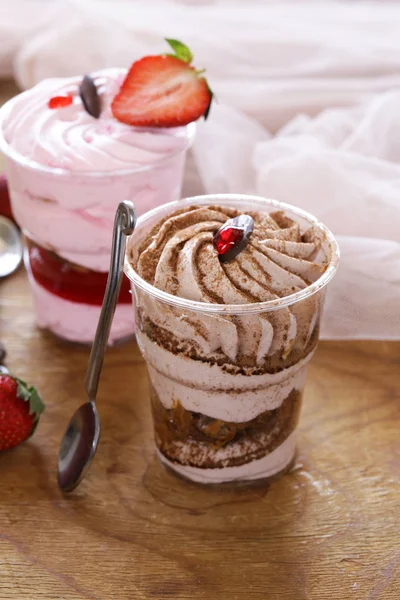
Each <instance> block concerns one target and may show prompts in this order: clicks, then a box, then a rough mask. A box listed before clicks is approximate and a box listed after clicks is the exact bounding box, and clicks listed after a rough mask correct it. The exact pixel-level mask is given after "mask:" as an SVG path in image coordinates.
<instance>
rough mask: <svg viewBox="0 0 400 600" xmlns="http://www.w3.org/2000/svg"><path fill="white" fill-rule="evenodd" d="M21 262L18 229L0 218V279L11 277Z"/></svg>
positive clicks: (8, 220)
mask: <svg viewBox="0 0 400 600" xmlns="http://www.w3.org/2000/svg"><path fill="white" fill-rule="evenodd" d="M21 260H22V242H21V236H20V233H19V231H18V228H17V227H16V226H15V225H14V223H13V222H12V221H10V219H7V218H6V217H1V216H0V277H7V275H11V273H13V272H14V271H15V270H16V269H17V268H18V267H19V265H20V263H21Z"/></svg>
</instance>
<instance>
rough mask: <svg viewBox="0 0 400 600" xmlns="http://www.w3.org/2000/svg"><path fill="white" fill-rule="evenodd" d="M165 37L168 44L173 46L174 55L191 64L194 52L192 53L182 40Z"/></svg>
mask: <svg viewBox="0 0 400 600" xmlns="http://www.w3.org/2000/svg"><path fill="white" fill-rule="evenodd" d="M164 39H165V41H166V42H167V44H169V45H170V46H171V48H172V50H173V51H174V52H175V55H173V56H175V57H176V58H179V60H182V61H183V62H185V63H187V64H188V65H190V63H191V62H192V60H193V54H192V53H191V51H190V50H189V48H188V47H187V46H185V44H182V42H180V41H179V40H173V39H171V38H164Z"/></svg>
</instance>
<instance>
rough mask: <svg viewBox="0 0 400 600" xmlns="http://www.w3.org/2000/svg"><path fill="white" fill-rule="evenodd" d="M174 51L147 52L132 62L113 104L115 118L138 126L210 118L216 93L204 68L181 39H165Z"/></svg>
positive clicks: (185, 122) (171, 123)
mask: <svg viewBox="0 0 400 600" xmlns="http://www.w3.org/2000/svg"><path fill="white" fill-rule="evenodd" d="M166 41H167V42H168V44H169V45H170V46H171V48H172V49H173V50H174V51H175V54H163V55H158V56H145V57H144V58H142V59H140V60H138V61H136V62H135V63H133V65H132V66H131V68H130V70H129V72H128V74H127V76H126V78H125V80H124V82H123V84H122V86H121V89H120V91H119V93H118V94H117V96H116V97H115V98H114V100H113V102H112V104H111V111H112V113H113V115H114V117H115V118H116V119H118V120H119V121H122V122H123V123H126V124H127V125H135V126H139V127H180V126H182V125H187V124H188V123H191V122H192V121H197V119H199V118H200V117H202V116H204V118H207V116H208V113H209V111H210V106H211V101H212V97H213V94H212V92H211V90H210V88H209V86H208V83H207V80H206V79H205V78H204V77H203V73H204V70H196V68H195V67H193V66H192V64H191V63H192V60H193V55H192V53H191V52H190V50H189V48H188V47H187V46H185V45H184V44H182V43H181V42H179V41H178V40H171V39H166Z"/></svg>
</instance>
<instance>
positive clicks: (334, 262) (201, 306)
mask: <svg viewBox="0 0 400 600" xmlns="http://www.w3.org/2000/svg"><path fill="white" fill-rule="evenodd" d="M213 202H214V203H217V204H218V203H219V204H221V205H224V204H225V205H228V206H229V205H233V206H235V204H236V205H239V204H240V203H243V202H257V203H265V205H266V208H267V207H269V208H273V209H280V210H284V211H288V212H291V213H294V214H295V215H296V216H298V217H301V218H303V219H305V220H306V221H308V222H309V223H310V226H311V225H314V226H316V227H318V228H319V230H320V231H322V232H323V233H324V235H325V237H326V240H327V242H328V244H329V248H330V250H331V257H330V261H329V264H328V266H327V268H326V269H325V271H324V272H323V274H322V275H321V276H320V277H319V278H318V279H317V280H316V281H314V282H313V283H311V284H310V285H308V286H307V287H305V288H304V289H302V290H300V291H298V292H295V293H294V294H290V295H289V296H285V297H283V298H276V299H275V300H268V301H266V302H253V303H251V304H217V303H215V304H214V303H207V302H199V301H197V300H187V299H186V298H180V297H178V296H173V295H172V294H169V293H168V292H164V291H162V290H160V289H158V288H156V287H155V286H153V285H152V284H151V283H148V282H147V281H145V280H144V279H143V278H142V277H140V275H139V274H138V273H137V272H136V271H135V270H134V268H133V267H132V265H131V264H130V263H129V261H128V258H127V253H125V260H124V273H125V275H126V276H127V277H128V279H129V280H130V281H131V282H132V283H133V284H135V285H136V286H137V287H138V288H139V289H141V290H142V291H143V292H146V293H147V294H148V295H150V296H152V297H153V298H156V299H157V300H159V301H161V302H163V303H164V304H169V305H170V306H175V307H179V308H184V309H186V310H189V311H192V312H203V313H217V314H235V315H242V314H255V313H260V312H272V311H276V310H279V309H281V308H286V307H288V306H291V305H292V304H296V303H297V302H300V301H301V300H304V299H305V298H309V297H310V296H312V295H314V294H316V293H317V292H318V291H320V290H321V289H322V288H324V287H325V286H326V285H327V284H328V283H329V282H330V281H331V279H332V278H333V276H334V275H335V273H336V270H337V267H338V264H339V259H340V250H339V246H338V243H337V241H336V239H335V237H334V235H333V233H332V232H331V231H330V229H328V227H326V225H324V224H323V223H322V222H321V221H319V219H317V218H316V217H314V216H313V215H312V214H310V213H308V212H307V211H305V210H303V209H301V208H297V207H296V206H293V205H291V204H287V203H286V202H280V201H279V200H274V199H272V198H263V197H262V196H254V195H247V194H207V195H202V196H192V197H189V198H185V199H183V200H175V201H174V202H169V203H168V204H163V205H161V206H158V207H156V208H154V209H152V210H151V211H148V212H146V213H145V214H144V215H142V216H140V217H139V218H138V220H137V223H136V228H137V227H140V226H143V225H144V224H145V223H146V222H148V221H149V220H150V219H152V218H153V217H154V216H156V215H157V214H160V213H163V212H165V211H166V209H167V211H168V212H170V213H171V212H173V211H174V210H175V209H178V208H183V207H185V206H188V205H190V204H197V205H198V206H202V205H205V204H212V203H213ZM134 235H135V232H133V234H132V236H134ZM132 236H130V237H132ZM129 239H130V238H129Z"/></svg>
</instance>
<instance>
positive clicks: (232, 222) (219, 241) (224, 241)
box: [213, 215, 254, 263]
mask: <svg viewBox="0 0 400 600" xmlns="http://www.w3.org/2000/svg"><path fill="white" fill-rule="evenodd" d="M253 229H254V221H253V218H252V217H250V215H238V216H237V217H234V218H233V219H228V220H227V221H226V222H225V223H224V224H223V225H222V226H221V227H220V228H219V229H218V231H216V233H215V234H214V238H213V244H214V248H215V250H216V251H217V253H218V259H219V262H221V263H227V262H229V261H231V260H233V259H234V258H236V256H237V255H238V254H240V252H242V251H243V250H244V249H245V248H246V246H247V244H248V243H249V238H250V236H251V234H252V232H253Z"/></svg>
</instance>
